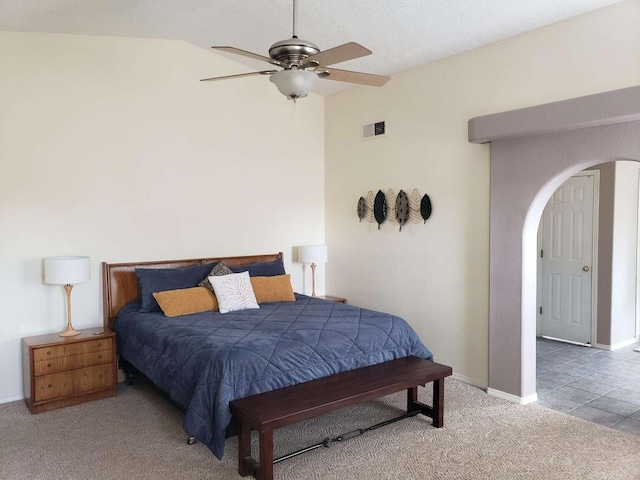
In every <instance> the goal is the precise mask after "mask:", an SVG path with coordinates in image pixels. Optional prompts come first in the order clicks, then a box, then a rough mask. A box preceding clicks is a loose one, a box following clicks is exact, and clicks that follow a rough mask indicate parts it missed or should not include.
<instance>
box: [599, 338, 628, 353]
mask: <svg viewBox="0 0 640 480" xmlns="http://www.w3.org/2000/svg"><path fill="white" fill-rule="evenodd" d="M634 343H636V339H635V338H630V339H629V340H625V341H624V342H620V343H614V344H613V345H604V344H602V343H596V345H595V347H596V348H599V349H600V350H610V351H614V350H619V349H621V348H624V347H628V346H629V345H633V344H634Z"/></svg>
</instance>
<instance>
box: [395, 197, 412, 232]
mask: <svg viewBox="0 0 640 480" xmlns="http://www.w3.org/2000/svg"><path fill="white" fill-rule="evenodd" d="M396 220H397V221H398V223H399V224H400V231H402V226H403V225H404V224H405V223H407V220H409V197H408V196H407V194H406V193H404V190H400V192H399V193H398V197H397V198H396Z"/></svg>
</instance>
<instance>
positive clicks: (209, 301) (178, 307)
mask: <svg viewBox="0 0 640 480" xmlns="http://www.w3.org/2000/svg"><path fill="white" fill-rule="evenodd" d="M153 297H154V298H155V299H156V301H157V302H158V305H160V309H161V310H162V312H163V313H164V314H165V315H166V316H167V317H177V316H178V315H189V314H191V313H199V312H212V311H215V310H218V300H217V299H216V296H215V295H214V294H213V292H210V291H209V290H207V289H206V288H204V287H193V288H182V289H180V290H168V291H166V292H156V293H154V294H153Z"/></svg>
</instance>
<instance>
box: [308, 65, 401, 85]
mask: <svg viewBox="0 0 640 480" xmlns="http://www.w3.org/2000/svg"><path fill="white" fill-rule="evenodd" d="M324 72H327V73H328V74H329V75H326V74H324ZM316 73H317V74H318V75H319V76H320V78H324V79H326V80H336V81H338V82H349V83H357V84H358V85H369V86H370V87H381V86H383V85H384V84H385V83H387V82H388V81H389V80H391V77H385V76H383V75H373V74H372V73H361V72H352V71H351V70H338V69H337V68H323V69H322V70H320V71H318V70H316Z"/></svg>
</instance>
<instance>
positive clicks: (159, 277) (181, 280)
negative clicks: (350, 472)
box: [136, 262, 217, 312]
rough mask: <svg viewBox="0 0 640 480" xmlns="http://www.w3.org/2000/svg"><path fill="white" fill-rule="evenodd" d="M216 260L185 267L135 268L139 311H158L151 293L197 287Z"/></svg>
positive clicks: (158, 306)
mask: <svg viewBox="0 0 640 480" xmlns="http://www.w3.org/2000/svg"><path fill="white" fill-rule="evenodd" d="M216 263H217V262H214V263H207V264H206V265H196V266H195V267H187V268H136V275H137V276H138V282H139V283H140V300H141V302H142V307H141V308H140V311H141V312H159V311H160V305H158V302H156V299H155V298H153V294H154V293H157V292H164V291H166V290H178V289H180V288H191V287H197V286H198V283H200V282H201V281H202V280H204V278H205V277H206V276H207V275H209V272H210V271H211V269H212V268H213V267H214V266H215V264H216Z"/></svg>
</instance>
